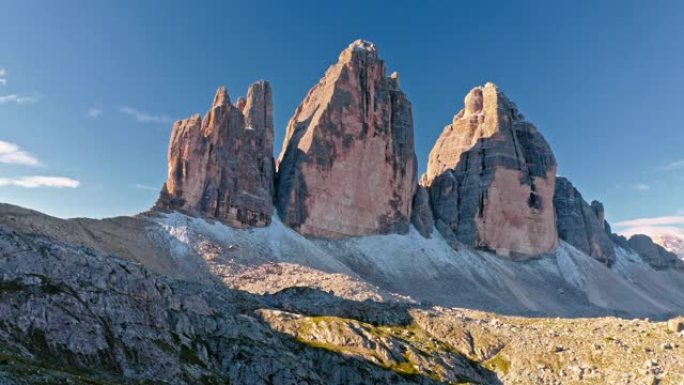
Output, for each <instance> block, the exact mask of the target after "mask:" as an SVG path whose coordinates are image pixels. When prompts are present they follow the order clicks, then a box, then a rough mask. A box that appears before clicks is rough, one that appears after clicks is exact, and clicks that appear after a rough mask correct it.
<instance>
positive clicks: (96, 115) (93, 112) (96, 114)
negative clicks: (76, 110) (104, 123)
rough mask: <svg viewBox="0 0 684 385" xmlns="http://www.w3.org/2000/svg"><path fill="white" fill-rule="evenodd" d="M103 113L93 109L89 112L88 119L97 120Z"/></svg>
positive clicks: (98, 109)
mask: <svg viewBox="0 0 684 385" xmlns="http://www.w3.org/2000/svg"><path fill="white" fill-rule="evenodd" d="M102 112H103V111H102V109H100V108H95V107H93V108H91V109H89V110H88V117H89V118H93V119H97V118H99V117H100V115H102Z"/></svg>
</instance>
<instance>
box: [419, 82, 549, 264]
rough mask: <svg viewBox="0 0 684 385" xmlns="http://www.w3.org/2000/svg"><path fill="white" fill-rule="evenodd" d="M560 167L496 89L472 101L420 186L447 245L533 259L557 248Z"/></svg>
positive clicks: (474, 94)
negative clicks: (555, 197) (457, 243)
mask: <svg viewBox="0 0 684 385" xmlns="http://www.w3.org/2000/svg"><path fill="white" fill-rule="evenodd" d="M555 177H556V160H555V158H554V156H553V153H552V152H551V149H550V147H549V145H548V143H547V142H546V140H545V139H544V137H543V136H542V135H541V133H539V131H538V130H537V129H536V128H535V126H534V125H532V124H531V123H529V122H527V121H526V120H525V119H524V117H523V116H522V115H521V114H520V113H519V112H518V110H517V108H516V106H515V104H514V103H512V102H511V101H510V100H508V98H507V97H506V96H505V95H504V94H503V93H502V92H501V91H499V89H498V88H497V87H496V86H495V85H494V84H492V83H487V84H486V85H485V86H483V87H476V88H474V89H473V90H471V91H470V93H468V95H467V96H466V98H465V108H463V109H462V110H461V111H460V112H459V113H458V114H456V116H455V117H454V119H453V122H452V124H450V125H448V126H446V128H445V129H444V131H443V132H442V135H441V136H440V137H439V139H438V140H437V143H436V144H435V146H434V147H433V149H432V151H431V152H430V159H429V162H428V169H427V173H426V174H425V175H424V177H423V180H422V181H421V183H422V184H423V185H424V186H426V187H428V188H429V190H430V197H431V202H432V209H433V214H434V217H435V223H436V225H437V227H438V228H440V229H444V230H441V232H442V233H443V234H444V232H445V231H446V232H447V233H448V232H451V234H444V235H445V238H447V239H448V238H455V239H457V240H458V241H460V242H462V243H464V244H466V245H470V246H474V247H478V248H483V249H490V250H493V251H496V253H497V254H500V255H511V256H530V255H539V254H543V253H546V252H549V251H552V250H553V249H554V248H555V247H556V246H557V244H558V237H557V233H556V229H555V214H554V209H553V194H554V188H555Z"/></svg>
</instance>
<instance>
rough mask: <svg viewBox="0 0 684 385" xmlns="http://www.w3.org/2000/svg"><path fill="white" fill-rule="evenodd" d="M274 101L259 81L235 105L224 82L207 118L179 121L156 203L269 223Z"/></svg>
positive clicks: (234, 221) (239, 221) (245, 222)
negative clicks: (167, 172)
mask: <svg viewBox="0 0 684 385" xmlns="http://www.w3.org/2000/svg"><path fill="white" fill-rule="evenodd" d="M274 174H275V164H274V160H273V101H272V91H271V86H270V84H269V83H268V82H266V81H259V82H256V83H254V84H252V85H251V86H250V87H249V90H248V93H247V98H246V99H245V98H242V97H240V98H239V99H238V101H237V102H236V103H235V105H232V104H231V102H230V96H229V95H228V91H227V90H226V89H225V88H220V89H219V90H218V91H217V92H216V96H215V97H214V103H213V105H212V107H211V109H210V110H209V112H208V113H207V114H206V115H205V117H204V119H202V118H201V117H200V115H199V114H197V115H195V116H193V117H191V118H189V119H185V120H180V121H178V122H176V123H175V124H174V126H173V131H172V133H171V142H170V144H169V177H168V180H167V182H166V183H165V184H164V186H163V188H162V192H161V194H160V197H159V200H158V201H157V205H156V207H157V208H160V209H166V210H178V211H182V212H185V213H188V214H190V215H195V216H203V217H208V218H214V219H218V220H220V221H222V222H224V223H226V224H229V225H231V226H234V227H251V226H265V225H268V224H269V223H270V222H271V216H272V214H273V204H272V202H273V195H274Z"/></svg>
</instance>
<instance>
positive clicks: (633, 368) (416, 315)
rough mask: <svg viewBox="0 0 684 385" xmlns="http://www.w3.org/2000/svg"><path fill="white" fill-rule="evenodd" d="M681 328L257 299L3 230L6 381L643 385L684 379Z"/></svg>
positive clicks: (1, 354)
mask: <svg viewBox="0 0 684 385" xmlns="http://www.w3.org/2000/svg"><path fill="white" fill-rule="evenodd" d="M683 329H684V326H682V321H681V318H677V319H672V320H670V321H669V322H649V321H644V320H638V319H635V320H627V319H619V318H594V319H587V318H582V319H559V318H520V317H508V316H501V315H496V314H493V313H484V312H480V311H471V310H463V309H448V308H441V307H421V306H417V305H415V304H410V303H379V302H375V301H370V300H362V301H356V300H350V299H343V298H340V297H337V296H335V295H333V294H331V293H326V292H323V291H320V290H317V289H311V288H301V287H300V288H289V289H285V290H283V291H280V292H277V293H273V294H266V295H253V294H249V293H246V292H243V291H238V290H232V289H228V288H226V287H225V286H223V285H221V284H198V283H190V282H183V281H179V280H174V279H169V278H165V277H162V276H158V275H156V274H154V273H151V272H149V271H148V270H146V269H145V268H144V267H142V266H140V265H138V264H135V263H131V262H129V261H126V260H123V259H119V258H116V257H112V256H105V255H103V254H101V253H99V252H97V251H95V250H92V249H89V248H84V247H81V246H74V245H69V244H65V243H59V242H55V241H53V240H50V239H48V238H46V237H42V236H37V235H28V234H23V233H19V232H16V231H14V230H12V229H9V228H7V227H6V226H0V383H2V384H7V385H24V384H30V385H33V384H76V385H85V384H93V383H97V384H102V385H109V384H138V383H148V384H162V383H163V384H179V385H182V384H223V383H234V384H300V383H302V384H340V385H341V384H359V385H360V384H388V383H391V384H438V383H445V382H446V383H472V384H491V385H500V384H504V383H505V384H521V385H522V384H536V383H543V384H561V383H562V384H597V385H598V384H624V385H627V384H640V383H659V384H662V385H669V384H673V385H679V384H680V383H681V382H682V381H684V374H682V373H681V368H682V367H684V361H683V360H684V335H683V334H682V332H684V330H683Z"/></svg>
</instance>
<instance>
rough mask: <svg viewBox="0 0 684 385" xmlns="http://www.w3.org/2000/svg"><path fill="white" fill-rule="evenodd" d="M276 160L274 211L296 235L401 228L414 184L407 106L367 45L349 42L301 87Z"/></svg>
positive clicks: (404, 227)
mask: <svg viewBox="0 0 684 385" xmlns="http://www.w3.org/2000/svg"><path fill="white" fill-rule="evenodd" d="M278 163H279V164H278V193H277V195H278V196H277V200H276V203H277V208H278V214H279V215H280V217H281V218H282V220H283V222H285V223H286V224H287V225H289V226H291V227H292V228H294V229H295V230H297V231H298V232H300V233H302V234H305V235H310V236H315V237H324V238H342V237H346V236H362V235H369V234H378V233H391V232H399V233H405V232H407V231H408V228H409V222H410V218H411V205H412V201H413V196H414V192H415V189H416V155H415V150H414V138H413V116H412V109H411V103H410V102H409V101H408V99H407V98H406V95H404V93H403V92H402V91H401V88H400V85H399V78H398V76H397V75H396V74H393V75H392V76H391V77H387V76H386V74H385V64H384V62H383V61H382V60H381V59H380V57H379V56H378V51H377V49H376V47H375V45H373V44H372V43H368V42H365V41H362V40H358V41H355V42H354V43H352V44H351V45H350V46H349V47H348V48H347V49H345V50H344V51H343V52H342V53H341V54H340V57H339V61H338V62H337V63H336V64H335V65H333V66H331V67H330V68H329V69H328V70H327V71H326V73H325V76H324V77H323V78H322V79H321V80H320V81H319V83H318V84H317V85H316V86H314V87H313V88H312V89H311V90H310V91H309V93H308V94H307V96H306V99H305V100H304V101H303V102H302V104H301V105H300V106H299V107H297V110H296V112H295V115H294V116H293V117H292V119H291V120H290V123H289V124H288V127H287V133H286V137H285V142H284V144H283V150H282V152H281V154H280V157H279V159H278Z"/></svg>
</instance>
